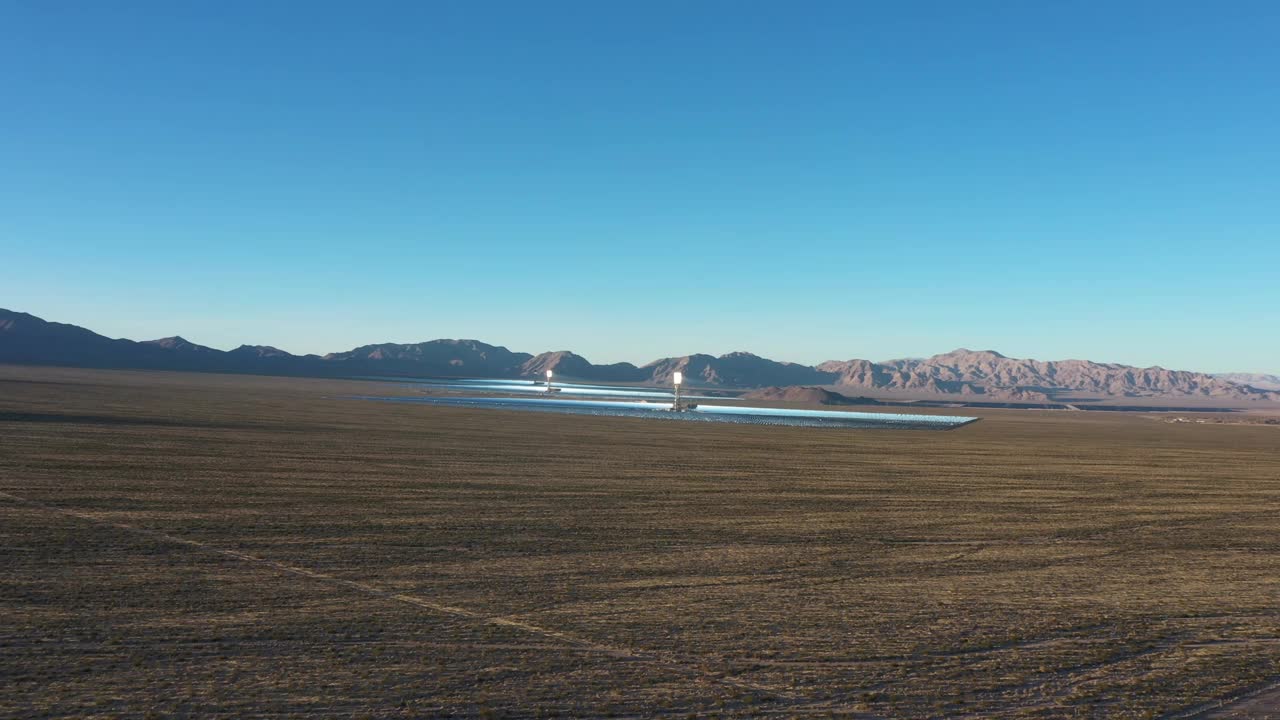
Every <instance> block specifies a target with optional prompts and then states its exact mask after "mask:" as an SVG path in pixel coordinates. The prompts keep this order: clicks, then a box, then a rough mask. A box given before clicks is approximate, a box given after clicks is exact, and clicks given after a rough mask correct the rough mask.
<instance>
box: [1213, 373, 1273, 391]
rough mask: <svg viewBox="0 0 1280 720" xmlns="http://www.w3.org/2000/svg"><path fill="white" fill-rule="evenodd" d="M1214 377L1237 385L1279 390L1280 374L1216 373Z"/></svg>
mask: <svg viewBox="0 0 1280 720" xmlns="http://www.w3.org/2000/svg"><path fill="white" fill-rule="evenodd" d="M1214 377H1216V378H1219V379H1221V380H1226V381H1227V382H1233V383H1236V384H1238V385H1249V386H1252V387H1256V388H1258V389H1259V390H1280V375H1267V374H1265V373H1218V374H1217V375H1215V376H1214Z"/></svg>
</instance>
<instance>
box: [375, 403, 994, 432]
mask: <svg viewBox="0 0 1280 720" xmlns="http://www.w3.org/2000/svg"><path fill="white" fill-rule="evenodd" d="M668 397H669V395H668ZM363 399H366V400H384V401H388V402H404V403H422V404H430V405H448V406H454V407H475V408H490V409H499V410H520V411H532V412H554V413H567V414H572V415H604V416H613V417H642V418H649V419H660V420H683V421H689V422H720V423H739V424H745V425H784V426H793V427H836V428H896V429H911V430H951V429H954V428H957V427H961V426H963V425H967V424H969V423H971V422H975V421H976V420H977V419H978V418H974V417H961V416H954V415H908V414H900V413H868V412H850V411H840V410H799V409H790V408H764V407H750V406H744V405H707V404H697V405H694V406H691V407H688V408H686V409H682V410H680V411H675V410H674V409H673V403H671V402H662V401H627V400H565V399H561V398H553V397H542V398H533V397H460V396H428V397H366V398H363Z"/></svg>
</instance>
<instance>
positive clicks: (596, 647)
mask: <svg viewBox="0 0 1280 720" xmlns="http://www.w3.org/2000/svg"><path fill="white" fill-rule="evenodd" d="M0 497H3V498H7V499H9V500H11V501H13V502H15V503H17V504H19V505H24V506H26V507H29V508H34V509H37V510H42V511H45V512H50V513H54V514H58V515H63V516H66V517H72V518H76V519H79V520H83V521H86V522H89V523H92V524H94V525H98V526H100V527H110V528H115V529H117V530H123V531H125V532H129V533H133V534H136V535H143V536H146V537H150V538H154V539H156V540H163V541H165V542H169V543H173V544H177V545H184V546H186V547H190V548H194V549H197V550H200V551H203V552H207V553H212V554H215V555H222V556H223V557H229V558H234V559H236V560H240V561H243V562H245V563H249V564H253V565H259V566H262V567H269V568H271V569H273V570H276V571H278V572H280V573H283V574H286V575H293V576H295V577H303V578H307V579H309V580H315V581H317V582H322V583H327V584H329V585H335V586H338V587H342V588H345V589H347V590H351V591H353V592H357V593H361V594H364V595H369V596H372V597H377V598H381V599H384V600H391V601H394V602H399V603H402V604H405V605H411V606H413V607H417V608H419V609H422V610H427V611H430V612H433V613H437V614H441V615H449V616H452V617H456V618H461V619H464V620H468V621H471V622H475V623H479V624H484V625H496V626H498V627H505V628H511V629H514V630H519V631H521V632H524V633H527V634H530V635H536V636H539V637H543V638H548V639H551V640H556V641H558V642H561V643H563V644H565V645H568V646H570V648H572V649H577V650H587V651H591V652H596V653H600V654H603V655H608V656H610V657H613V658H615V659H618V660H629V661H633V662H645V663H650V664H653V665H658V666H661V667H665V668H667V669H670V670H675V671H677V672H679V673H680V674H683V675H685V676H688V677H694V678H698V679H701V680H705V681H709V682H713V683H716V684H719V685H723V686H726V687H730V688H733V689H736V690H745V691H749V692H754V693H764V694H766V695H770V696H773V697H775V698H777V699H780V700H787V701H791V702H795V701H798V700H800V699H801V698H799V697H797V696H796V695H794V694H792V693H790V692H788V691H786V690H783V689H780V688H777V687H773V686H769V685H764V684H760V683H754V682H751V681H748V680H742V679H740V678H734V677H729V676H724V675H717V674H714V673H709V672H707V671H705V670H702V669H701V668H698V667H697V666H695V665H694V664H693V663H690V662H689V661H687V660H683V659H680V658H677V657H672V656H670V655H667V654H665V653H659V652H654V651H651V650H639V649H636V648H630V647H625V646H615V645H607V644H604V643H599V642H596V641H594V640H590V639H587V638H584V637H579V636H577V635H573V634H571V633H566V632H562V631H559V630H554V629H552V628H547V627H542V626H540V625H536V624H534V623H529V622H524V621H522V620H517V619H515V618H511V617H504V616H500V615H486V614H484V613H479V612H476V611H474V610H468V609H466V608H462V607H458V606H456V605H446V604H444V603H438V602H433V601H431V600H428V599H426V598H421V597H418V596H416V595H409V594H406V593H397V592H392V591H389V590H383V589H381V588H379V587H377V586H375V585H370V584H368V583H363V582H359V581H356V580H348V579H346V578H341V577H338V576H336V575H330V574H328V573H323V572H319V571H316V570H311V569H309V568H305V567H301V566H298V565H290V564H287V563H283V562H280V561H278V560H271V559H269V558H263V557H258V556H256V555H250V554H248V553H243V552H240V551H238V550H231V549H229V548H223V547H218V546H216V545H210V544H209V543H204V542H200V541H199V540H191V539H189V538H184V537H179V536H177V535H170V534H169V533H165V532H161V531H159V530H151V529H149V528H145V527H139V526H137V525H130V524H128V523H122V522H116V521H114V520H108V519H105V518H102V517H99V516H97V515H95V514H93V513H88V512H83V511H79V510H70V509H67V508H62V507H58V506H56V505H49V504H47V503H43V502H39V501H36V500H28V499H27V498H24V497H20V496H18V495H13V494H11V493H7V492H3V491H0ZM564 649H569V648H564Z"/></svg>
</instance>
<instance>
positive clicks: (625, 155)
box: [0, 0, 1280, 372]
mask: <svg viewBox="0 0 1280 720" xmlns="http://www.w3.org/2000/svg"><path fill="white" fill-rule="evenodd" d="M0 28H3V30H2V31H0V93H2V95H0V97H3V103H2V105H0V307H8V308H11V309H16V310H24V311H28V312H32V313H35V314H37V315H40V316H42V317H45V318H47V319H51V320H60V321H65V322H72V323H76V324H80V325H84V326H87V327H89V328H92V329H94V330H97V331H99V332H102V333H104V334H107V335H111V336H125V337H131V338H135V339H144V338H151V337H159V336H164V335H172V334H182V335H184V336H186V337H188V338H189V339H191V340H194V341H196V342H201V343H204V344H208V345H213V346H215V347H222V348H230V347H234V346H235V345H238V344H240V343H269V344H275V345H278V346H280V347H283V348H285V349H287V350H290V351H293V352H326V351H333V350H342V349H348V348H350V347H352V346H355V345H358V344H363V343H369V342H380V341H396V342H410V341H418V340H425V339H431V338H437V337H475V338H479V339H482V340H486V341H488V342H493V343H498V344H504V345H507V346H509V347H511V348H513V349H519V350H525V351H528V352H538V351H542V350H548V349H566V348H567V349H573V350H576V351H578V352H580V353H582V354H584V355H586V356H587V357H588V358H590V359H591V360H593V361H596V362H610V361H617V360H630V361H633V362H646V361H648V360H651V359H653V358H655V357H658V356H663V355H676V354H685V353H689V352H695V351H701V352H711V353H716V354H718V353H722V352H727V351H731V350H738V349H748V350H751V351H754V352H757V353H760V354H762V355H766V356H770V357H774V358H778V359H789V360H795V361H802V362H817V361H821V360H825V359H831V358H840V359H844V358H850V357H868V358H872V359H885V358H889V357H897V356H918V355H929V354H933V353H937V352H945V351H947V350H950V349H953V348H955V347H958V346H966V347H971V348H994V349H998V350H1000V351H1002V352H1004V353H1006V354H1009V355H1015V356H1031V357H1038V358H1042V359H1057V358H1065V357H1087V358H1090V359H1095V360H1107V361H1117V362H1126V363H1132V364H1139V365H1149V364H1160V365H1164V366H1166V367H1178V368H1190V369H1199V370H1206V371H1227V370H1267V371H1272V372H1276V371H1280V330H1278V329H1277V327H1280V133H1278V132H1277V121H1278V119H1280V83H1278V82H1277V81H1276V77H1277V72H1280V45H1278V44H1277V43H1276V42H1275V38H1276V37H1280V4H1276V3H1273V2H1229V3H1203V2H1176V1H1168V2H1130V3H1125V2H1118V3H1117V2H1082V3H1015V2H1003V1H1002V2H967V3H955V2H906V3H876V4H871V3H866V4H862V3H850V2H832V3H780V2H779V3H771V4H752V3H737V2H732V3H731V2H693V3H688V2H646V3H629V4H622V3H586V2H583V3H561V2H549V3H483V2H479V3H461V2H457V3H445V2H440V3H425V2H424V3H418V2H412V3H409V2H406V3H388V2H373V3H345V4H338V3H323V2H314V3H296V2H244V1H240V0H235V1H233V2H227V3H214V2H206V3H172V2H146V3H143V2H113V3H87V2H68V3H62V2H49V3H44V2H17V1H14V0H0Z"/></svg>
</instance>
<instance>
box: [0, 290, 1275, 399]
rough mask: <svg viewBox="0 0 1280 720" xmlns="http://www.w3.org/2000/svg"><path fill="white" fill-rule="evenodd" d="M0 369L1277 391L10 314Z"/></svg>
mask: <svg viewBox="0 0 1280 720" xmlns="http://www.w3.org/2000/svg"><path fill="white" fill-rule="evenodd" d="M0 362H10V363H23V364H43V365H68V366H76V367H119V368H147V369H168V370H204V371H214V372H252V373H263V374H280V375H315V376H329V377H353V376H363V375H392V376H432V375H438V376H461V377H467V376H470V377H497V378H537V377H542V376H543V375H544V374H545V373H546V371H547V370H554V371H555V373H556V374H557V375H558V376H560V377H563V378H566V379H579V380H587V381H595V382H637V383H654V384H661V385H667V384H670V382H671V378H672V375H673V374H674V373H675V372H676V371H680V372H682V373H684V376H685V378H686V381H687V382H688V383H690V384H691V385H698V386H707V387H731V388H774V387H792V386H804V388H805V389H803V392H804V393H807V395H806V397H808V396H813V397H814V398H817V397H818V396H817V395H816V394H814V393H812V392H811V389H812V388H815V387H819V386H826V387H828V388H835V389H837V390H842V389H845V388H850V389H857V390H862V391H890V392H893V391H902V392H911V393H916V394H939V395H955V396H967V397H971V398H973V399H982V400H998V401H1016V402H1037V403H1038V402H1045V401H1048V400H1050V399H1057V400H1069V399H1070V397H1071V396H1072V395H1073V394H1084V395H1091V396H1092V395H1097V396H1110V397H1130V398H1135V397H1160V398H1189V397H1206V398H1219V399H1227V400H1260V401H1280V391H1276V390H1271V389H1269V388H1267V387H1265V386H1261V387H1260V386H1259V385H1263V384H1264V383H1265V382H1267V381H1266V380H1264V379H1263V380H1260V379H1258V377H1257V376H1249V378H1250V380H1251V383H1255V384H1250V383H1241V382H1238V381H1233V379H1232V377H1215V376H1213V375H1207V374H1204V373H1196V372H1188V371H1183V370H1166V369H1164V368H1160V367H1150V368H1136V367H1130V366H1127V365H1116V364H1111V363H1098V362H1092V361H1089V360H1059V361H1040V360H1024V359H1018V358H1011V357H1006V356H1005V355H1001V354H1000V353H998V352H995V351H992V350H980V351H974V350H965V349H960V350H955V351H952V352H949V353H944V354H942V355H934V356H933V357H929V358H910V359H903V360H890V361H886V362H879V363H877V362H871V361H870V360H860V359H853V360H833V361H829V362H825V363H822V364H820V365H818V366H816V367H811V366H808V365H801V364H798V363H790V362H779V361H777V360H770V359H768V358H762V357H760V356H758V355H753V354H751V353H748V352H733V353H728V354H726V355H721V356H719V357H716V356H713V355H704V354H695V355H685V356H681V357H674V358H662V359H660V360H655V361H653V362H651V363H649V364H648V365H645V366H643V367H636V366H635V365H632V364H630V363H615V364H612V365H595V364H592V363H591V362H590V361H588V360H587V359H586V358H584V357H582V356H581V355H577V354H574V353H572V352H569V351H567V350H562V351H559V352H547V353H542V354H540V355H530V354H529V353H523V352H513V351H511V350H508V349H507V348H505V347H502V346H499V345H489V344H487V343H483V342H480V341H478V340H431V341H428V342H421V343H409V344H396V343H382V344H377V345H364V346H361V347H358V348H355V349H352V350H348V351H346V352H339V353H331V354H329V355H325V356H324V357H319V356H315V355H305V356H298V355H291V354H289V353H287V352H285V351H283V350H279V349H277V348H273V347H270V346H265V345H255V346H249V345H242V346H241V347H238V348H236V349H235V350H231V351H229V352H223V351H221V350H217V349H214V348H210V347H205V346H203V345H198V344H196V343H193V342H190V341H188V340H185V339H183V338H181V337H170V338H163V339H160V340H150V341H145V342H134V341H132V340H114V339H111V338H107V337H103V336H102V335H98V334H97V333H94V332H91V331H89V330H86V329H84V328H81V327H76V326H75V325H65V324H62V323H53V322H46V321H45V320H42V319H40V318H38V317H35V316H34V315H28V314H26V313H18V312H13V311H9V310H0ZM1233 377H1234V376H1233ZM1272 379H1275V378H1272ZM1277 385H1278V386H1280V383H1277ZM975 396H976V397H975ZM808 401H809V400H801V402H808ZM815 401H820V399H819V400H815Z"/></svg>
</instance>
